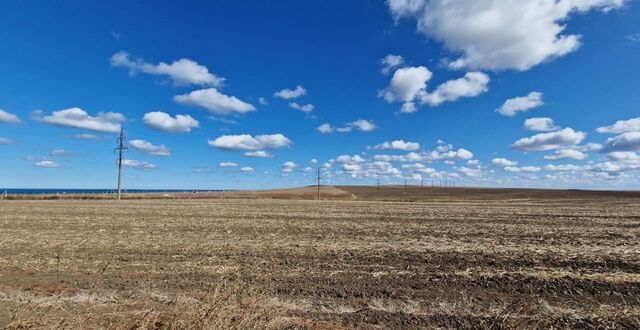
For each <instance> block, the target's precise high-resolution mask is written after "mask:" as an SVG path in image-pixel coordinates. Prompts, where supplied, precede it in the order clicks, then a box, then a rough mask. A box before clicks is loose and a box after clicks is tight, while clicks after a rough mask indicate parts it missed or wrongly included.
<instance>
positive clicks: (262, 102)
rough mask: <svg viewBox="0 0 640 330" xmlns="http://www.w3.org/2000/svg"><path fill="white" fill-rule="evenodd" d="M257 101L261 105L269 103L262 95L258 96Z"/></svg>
mask: <svg viewBox="0 0 640 330" xmlns="http://www.w3.org/2000/svg"><path fill="white" fill-rule="evenodd" d="M258 103H260V104H262V105H269V101H267V99H265V98H264V97H261V98H259V99H258Z"/></svg>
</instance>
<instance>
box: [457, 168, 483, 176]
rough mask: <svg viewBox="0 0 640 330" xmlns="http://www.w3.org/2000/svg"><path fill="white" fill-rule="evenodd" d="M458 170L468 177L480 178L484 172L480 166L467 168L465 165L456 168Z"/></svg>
mask: <svg viewBox="0 0 640 330" xmlns="http://www.w3.org/2000/svg"><path fill="white" fill-rule="evenodd" d="M458 172H460V173H462V174H464V175H466V176H468V177H470V178H476V179H477V178H481V177H482V176H483V175H484V174H483V173H482V169H481V168H469V167H466V166H462V167H460V168H459V169H458Z"/></svg>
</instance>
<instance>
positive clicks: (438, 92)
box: [378, 66, 491, 113]
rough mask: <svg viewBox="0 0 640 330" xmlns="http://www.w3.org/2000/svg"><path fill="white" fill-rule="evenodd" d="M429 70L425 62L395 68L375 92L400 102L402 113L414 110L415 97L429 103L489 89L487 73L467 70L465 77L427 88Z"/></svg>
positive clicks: (476, 94)
mask: <svg viewBox="0 0 640 330" xmlns="http://www.w3.org/2000/svg"><path fill="white" fill-rule="evenodd" d="M431 77H432V73H431V71H429V69H427V68H426V67H424V66H417V67H404V68H400V69H398V70H396V72H395V73H394V74H393V77H392V78H391V81H390V82H389V86H388V87H387V88H386V89H384V90H382V91H380V92H378V96H379V97H382V98H384V99H385V100H386V101H387V102H389V103H391V102H403V105H402V107H401V108H400V112H401V113H413V112H416V111H417V108H416V105H415V101H420V103H421V104H428V105H430V106H438V105H440V104H442V103H444V102H448V101H455V100H457V99H459V98H461V97H473V96H478V95H480V94H481V93H484V92H486V91H487V90H488V87H487V85H488V83H489V81H490V80H491V79H490V78H489V76H487V75H486V74H484V73H482V72H468V73H467V74H465V75H464V77H462V78H459V79H453V80H449V81H446V82H444V83H442V84H440V85H439V86H438V87H437V88H436V89H435V91H433V92H432V93H429V92H428V91H427V82H428V81H429V80H430V79H431Z"/></svg>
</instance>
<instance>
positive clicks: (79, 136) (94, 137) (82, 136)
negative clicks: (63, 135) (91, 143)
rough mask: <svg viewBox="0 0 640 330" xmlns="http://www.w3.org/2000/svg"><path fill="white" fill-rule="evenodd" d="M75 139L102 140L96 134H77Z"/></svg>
mask: <svg viewBox="0 0 640 330" xmlns="http://www.w3.org/2000/svg"><path fill="white" fill-rule="evenodd" d="M74 137H75V138H76V139H78V140H100V139H101V137H99V136H97V135H95V134H87V133H84V134H76V135H75V136H74Z"/></svg>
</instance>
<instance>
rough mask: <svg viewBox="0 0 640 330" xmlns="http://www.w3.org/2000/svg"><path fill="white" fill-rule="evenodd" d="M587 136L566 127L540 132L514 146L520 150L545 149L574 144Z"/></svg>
mask: <svg viewBox="0 0 640 330" xmlns="http://www.w3.org/2000/svg"><path fill="white" fill-rule="evenodd" d="M586 136H587V134H586V133H584V132H580V131H578V132H576V131H574V130H573V129H572V128H569V127H567V128H565V129H563V130H560V131H556V132H550V133H540V134H536V135H534V136H531V137H528V138H522V139H520V140H518V141H516V142H515V143H514V144H513V145H512V147H513V148H514V149H517V150H520V151H545V150H554V149H560V148H562V147H569V146H574V145H577V144H579V143H580V142H582V140H584V138H585V137H586Z"/></svg>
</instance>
